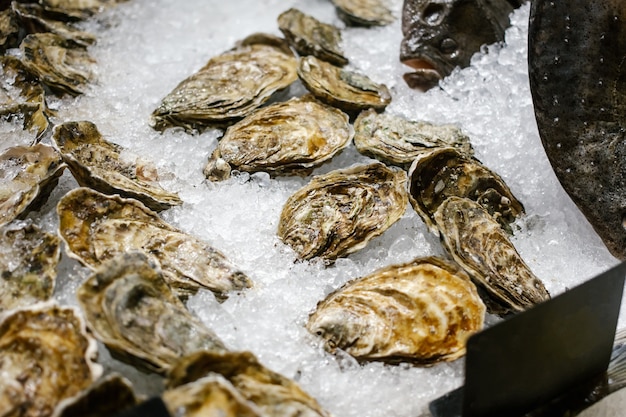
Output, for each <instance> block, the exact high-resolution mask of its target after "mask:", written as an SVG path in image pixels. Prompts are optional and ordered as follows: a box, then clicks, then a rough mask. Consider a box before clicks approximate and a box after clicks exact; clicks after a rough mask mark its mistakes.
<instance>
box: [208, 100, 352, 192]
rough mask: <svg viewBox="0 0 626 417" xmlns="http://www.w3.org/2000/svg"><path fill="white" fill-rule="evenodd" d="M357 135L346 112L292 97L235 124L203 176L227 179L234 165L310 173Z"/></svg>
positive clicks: (220, 142)
mask: <svg viewBox="0 0 626 417" xmlns="http://www.w3.org/2000/svg"><path fill="white" fill-rule="evenodd" d="M353 134H354V130H353V129H352V126H351V125H350V123H349V121H348V115H346V114H345V113H343V112H342V111H341V110H338V109H335V108H333V107H329V106H326V105H325V104H322V103H319V102H317V101H316V100H314V99H311V98H307V97H304V98H292V99H291V100H289V101H287V102H282V103H275V104H272V105H269V106H267V107H264V108H262V109H259V110H257V111H256V112H254V113H253V114H251V115H250V116H248V117H246V118H245V119H243V120H241V121H240V122H237V123H236V124H235V125H233V126H230V127H229V128H228V129H227V130H226V133H225V134H224V136H223V137H222V139H221V140H220V141H219V144H218V145H217V149H215V151H214V152H213V154H212V155H211V157H210V158H209V162H208V164H207V166H206V168H205V170H204V174H205V175H206V176H207V178H209V179H210V180H213V181H215V180H222V179H225V178H228V177H229V176H230V171H231V168H234V169H237V170H240V171H247V172H256V171H266V172H270V173H272V174H275V175H281V174H291V173H296V174H297V173H302V174H304V175H307V174H309V173H310V172H311V170H312V169H313V168H314V167H316V166H318V165H321V164H322V163H323V162H325V161H327V160H329V159H330V158H332V157H333V156H334V155H335V154H336V153H338V152H339V151H341V150H342V149H343V148H345V147H346V146H348V144H349V143H350V139H352V136H353Z"/></svg>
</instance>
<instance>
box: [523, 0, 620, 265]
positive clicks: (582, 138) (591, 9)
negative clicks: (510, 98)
mask: <svg viewBox="0 0 626 417" xmlns="http://www.w3.org/2000/svg"><path fill="white" fill-rule="evenodd" d="M528 39H529V42H528V45H529V48H528V66H529V78H530V89H531V93H532V97H533V103H534V107H535V116H536V119H537V126H538V128H539V135H540V136H541V141H542V143H543V146H544V148H545V151H546V154H547V156H548V159H549V160H550V163H551V164H552V167H553V169H554V172H555V173H556V176H557V177H558V179H559V181H560V182H561V185H562V186H563V188H564V189H565V191H566V192H567V193H568V194H569V196H570V197H571V198H572V200H573V201H574V203H576V205H577V206H578V208H579V209H580V210H581V211H582V212H583V214H584V215H585V216H586V217H587V219H588V220H589V222H590V223H591V225H592V226H593V228H594V229H595V231H596V232H597V233H598V235H599V236H600V237H601V238H602V240H603V241H604V244H605V245H606V246H607V248H608V249H609V251H610V252H611V253H612V254H613V256H615V257H616V258H619V259H621V260H625V259H626V230H625V226H626V141H625V140H626V139H625V138H626V135H625V132H626V67H625V60H626V1H624V0H603V1H586V0H569V1H557V0H554V1H551V0H534V1H533V3H532V6H531V13H530V22H529V35H528Z"/></svg>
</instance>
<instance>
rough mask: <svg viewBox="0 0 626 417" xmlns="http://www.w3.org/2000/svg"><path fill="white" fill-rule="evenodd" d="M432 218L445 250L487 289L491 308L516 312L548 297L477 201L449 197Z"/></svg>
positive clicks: (490, 309)
mask: <svg viewBox="0 0 626 417" xmlns="http://www.w3.org/2000/svg"><path fill="white" fill-rule="evenodd" d="M434 221H435V224H436V226H437V228H438V229H439V234H440V237H441V241H442V242H443V245H444V247H445V248H446V250H447V251H448V253H450V255H451V256H452V258H453V259H454V260H455V261H456V262H457V263H458V264H459V265H461V266H462V267H463V269H465V271H467V273H468V274H470V276H471V277H472V279H473V280H474V282H475V283H476V285H477V286H478V287H479V288H481V289H483V290H485V292H486V293H487V295H488V299H485V303H486V304H487V308H488V309H489V311H490V312H493V313H495V314H500V315H503V314H508V313H517V312H520V311H523V310H525V309H527V308H529V307H531V306H533V305H535V304H538V303H541V302H543V301H546V300H548V299H550V294H549V293H548V291H547V290H546V288H545V287H544V285H543V283H542V282H541V280H539V278H537V277H536V276H535V275H534V274H533V273H532V271H531V270H530V268H529V267H528V265H526V263H525V262H524V260H523V259H522V257H521V256H520V255H519V253H518V252H517V250H516V249H515V246H513V244H512V243H511V241H510V240H509V238H508V235H507V233H506V232H505V231H504V229H503V228H502V226H501V225H500V224H499V223H498V222H497V221H496V220H495V219H494V218H493V217H492V216H491V215H490V214H489V213H488V212H487V211H486V210H485V209H484V208H483V207H482V206H481V205H480V204H478V203H476V202H475V201H473V200H470V199H468V198H461V197H449V198H447V199H446V200H445V201H444V202H442V203H441V204H440V205H439V207H438V208H437V211H436V212H435V213H434Z"/></svg>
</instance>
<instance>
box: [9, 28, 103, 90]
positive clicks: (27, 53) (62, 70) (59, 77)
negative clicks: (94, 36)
mask: <svg viewBox="0 0 626 417" xmlns="http://www.w3.org/2000/svg"><path fill="white" fill-rule="evenodd" d="M20 49H21V50H22V51H23V53H24V64H25V65H26V66H27V67H28V68H29V69H30V70H31V71H32V72H33V73H35V74H37V76H38V77H39V80H40V81H41V82H42V83H44V84H45V85H47V86H48V87H49V88H50V89H51V90H52V91H53V92H55V93H56V94H59V95H63V94H65V93H67V94H70V95H73V96H77V95H79V94H82V93H83V90H84V88H85V87H86V85H87V84H88V83H89V82H90V81H91V80H92V79H93V78H94V74H93V72H92V70H91V67H92V65H93V64H94V63H95V61H94V60H93V58H91V57H90V56H89V54H88V53H87V49H86V48H85V47H84V46H80V45H78V44H76V43H75V42H71V41H68V40H67V39H64V38H63V37H62V36H59V35H56V34H54V33H35V34H32V35H28V36H27V37H25V38H24V40H23V41H22V43H21V44H20Z"/></svg>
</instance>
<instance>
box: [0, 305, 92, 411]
mask: <svg viewBox="0 0 626 417" xmlns="http://www.w3.org/2000/svg"><path fill="white" fill-rule="evenodd" d="M0 352H2V360H0V375H2V378H0V415H2V416H26V417H38V416H48V415H50V414H51V413H52V411H53V409H54V407H56V405H57V403H58V402H59V401H61V400H63V399H65V398H69V397H72V396H74V395H76V394H78V393H79V392H80V391H81V390H83V389H85V388H87V387H88V386H89V385H91V383H92V382H93V381H94V380H95V379H96V378H97V377H98V376H100V374H101V373H102V368H101V367H100V366H99V365H97V364H95V363H93V362H92V360H93V357H94V356H95V355H96V353H97V350H96V342H95V341H94V340H93V339H92V338H91V337H90V336H88V335H87V333H86V329H85V326H84V324H83V323H82V320H80V317H79V316H78V315H76V314H75V312H74V310H73V309H71V308H64V307H59V306H57V305H53V304H49V303H46V304H40V305H38V306H37V307H35V308H32V309H28V310H14V311H13V312H12V313H11V314H9V315H7V316H5V317H4V319H3V320H2V321H1V322H0Z"/></svg>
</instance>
